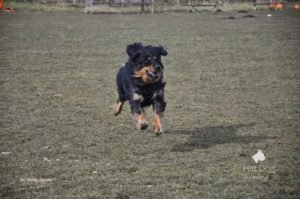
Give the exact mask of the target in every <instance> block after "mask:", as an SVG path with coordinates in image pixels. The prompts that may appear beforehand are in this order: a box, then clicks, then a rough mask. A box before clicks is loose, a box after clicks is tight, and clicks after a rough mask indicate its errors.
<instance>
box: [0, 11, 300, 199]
mask: <svg viewBox="0 0 300 199" xmlns="http://www.w3.org/2000/svg"><path fill="white" fill-rule="evenodd" d="M268 14H270V15H271V16H270V15H269V16H268ZM249 15H253V16H249ZM299 20H300V13H299V12H294V11H273V12H272V11H255V12H251V13H238V12H231V13H217V14H212V13H194V14H192V13H168V14H155V15H149V14H137V15H109V14H107V15H105V14H98V15H85V14H81V13H75V12H29V11H23V10H17V11H16V12H15V13H13V14H4V13H0V60H1V61H0V136H1V138H0V153H1V154H0V175H1V177H0V198H22V199H23V198H120V199H121V198H122V199H125V198H137V199H141V198H149V199H150V198H151V199H152V198H170V199H171V198H172V199H174V198H175V199H179V198H191V199H194V198H298V197H299V195H300V189H299V187H300V176H299V174H300V171H299V168H300V164H299V152H300V150H299V149H300V147H299V146H300V145H299V144H300V143H299V105H300V103H299V102H300V100H299V88H300V87H299V74H300V73H299V67H300V56H299V55H300V24H299ZM137 41H138V42H143V43H145V44H152V45H162V46H164V47H165V48H166V49H167V50H168V52H169V55H168V56H167V57H165V58H163V62H164V65H165V80H166V82H167V85H166V93H165V95H166V100H167V102H168V105H167V110H166V113H165V117H164V119H163V124H164V129H165V130H166V131H165V133H163V134H162V135H161V136H155V135H154V134H153V133H152V131H151V128H150V129H148V130H145V131H140V130H137V129H135V127H134V123H133V121H132V116H131V114H130V111H129V108H128V104H126V105H125V107H124V110H123V112H122V114H121V115H120V116H118V117H114V116H113V107H114V103H115V102H116V100H117V92H116V86H115V75H116V72H117V71H118V69H119V67H120V66H121V65H122V63H124V62H125V61H126V60H127V55H126V52H125V48H126V46H127V45H128V44H130V43H133V42H137ZM151 115H152V113H151V109H149V110H148V116H149V120H150V121H151ZM258 150H261V151H262V152H263V153H264V155H265V160H264V161H261V162H258V163H255V161H254V160H253V159H252V156H253V155H254V154H256V153H257V152H258Z"/></svg>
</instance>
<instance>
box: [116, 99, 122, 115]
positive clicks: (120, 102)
mask: <svg viewBox="0 0 300 199" xmlns="http://www.w3.org/2000/svg"><path fill="white" fill-rule="evenodd" d="M123 105H124V102H123V101H121V100H120V99H118V102H117V104H116V106H115V111H114V114H115V116H117V115H119V114H120V113H121V111H122V107H123Z"/></svg>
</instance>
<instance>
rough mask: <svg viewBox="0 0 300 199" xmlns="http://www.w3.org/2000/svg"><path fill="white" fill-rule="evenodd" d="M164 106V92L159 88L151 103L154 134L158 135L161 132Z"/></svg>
mask: <svg viewBox="0 0 300 199" xmlns="http://www.w3.org/2000/svg"><path fill="white" fill-rule="evenodd" d="M165 108H166V102H165V101H164V92H163V90H160V91H158V92H157V93H156V97H155V98H154V103H153V112H154V113H153V115H154V116H153V131H154V133H155V134H156V135H160V134H161V133H162V132H163V128H162V124H161V118H162V117H163V112H164V111H165Z"/></svg>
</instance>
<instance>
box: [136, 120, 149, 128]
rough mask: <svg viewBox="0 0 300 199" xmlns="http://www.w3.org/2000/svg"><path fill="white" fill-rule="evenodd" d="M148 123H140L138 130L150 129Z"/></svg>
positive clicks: (144, 121)
mask: <svg viewBox="0 0 300 199" xmlns="http://www.w3.org/2000/svg"><path fill="white" fill-rule="evenodd" d="M148 125H149V124H148V122H147V121H146V120H142V121H139V122H138V124H137V128H138V129H141V130H145V129H146V128H147V127H148Z"/></svg>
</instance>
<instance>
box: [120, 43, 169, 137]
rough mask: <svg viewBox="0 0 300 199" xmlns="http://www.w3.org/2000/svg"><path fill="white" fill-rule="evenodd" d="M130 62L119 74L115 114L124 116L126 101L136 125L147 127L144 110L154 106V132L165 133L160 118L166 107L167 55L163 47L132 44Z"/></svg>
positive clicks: (128, 47)
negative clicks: (165, 59)
mask: <svg viewBox="0 0 300 199" xmlns="http://www.w3.org/2000/svg"><path fill="white" fill-rule="evenodd" d="M126 52H127V54H128V56H129V59H128V61H127V62H126V63H125V64H124V65H123V66H122V67H121V68H120V70H119V72H118V73H117V79H116V82H117V88H118V96H119V97H118V100H117V104H116V106H115V109H114V115H115V116H117V115H119V114H120V113H121V110H122V106H123V105H124V103H125V101H127V100H128V101H129V104H130V109H131V112H132V114H133V117H134V119H135V121H136V123H137V128H138V129H141V130H144V129H146V128H147V127H148V124H149V123H148V121H147V119H146V117H145V113H144V108H145V107H147V106H152V107H153V131H154V133H155V134H156V135H160V134H161V133H162V132H163V128H162V124H161V118H162V117H163V113H164V111H165V108H166V104H167V103H166V102H165V100H164V88H165V85H166V82H164V81H163V72H164V65H163V64H162V61H161V56H167V55H168V52H167V51H166V50H165V49H164V48H163V47H162V46H150V45H149V46H144V45H142V44H141V43H133V44H131V45H128V46H127V49H126Z"/></svg>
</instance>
